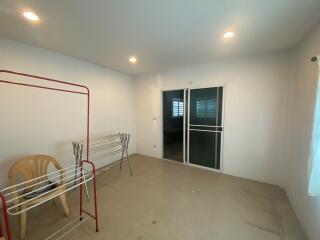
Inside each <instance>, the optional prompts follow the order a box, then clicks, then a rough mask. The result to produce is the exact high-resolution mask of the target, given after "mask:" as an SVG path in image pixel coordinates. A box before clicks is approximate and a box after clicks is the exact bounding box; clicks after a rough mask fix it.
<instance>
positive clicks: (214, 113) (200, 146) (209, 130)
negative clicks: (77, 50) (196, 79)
mask: <svg viewBox="0 0 320 240" xmlns="http://www.w3.org/2000/svg"><path fill="white" fill-rule="evenodd" d="M188 96H189V99H188V101H189V104H188V106H189V111H188V112H189V114H188V127H187V129H188V130H187V131H188V138H187V140H188V148H187V149H188V150H187V151H188V163H189V164H193V165H197V166H202V167H207V168H211V169H215V170H218V171H220V170H221V157H222V156H221V149H222V139H223V125H222V123H223V87H211V88H199V89H189V94H188Z"/></svg>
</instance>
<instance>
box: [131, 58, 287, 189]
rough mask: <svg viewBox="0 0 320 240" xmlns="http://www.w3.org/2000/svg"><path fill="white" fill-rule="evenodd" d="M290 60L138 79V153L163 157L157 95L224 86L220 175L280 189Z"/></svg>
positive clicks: (239, 62) (224, 64)
mask: <svg viewBox="0 0 320 240" xmlns="http://www.w3.org/2000/svg"><path fill="white" fill-rule="evenodd" d="M289 57H290V55H289V54H288V53H271V54H265V55H262V56H254V57H248V58H239V59H236V60H230V61H220V62H216V63H215V62H214V63H211V64H207V65H200V66H191V67H185V68H180V69H175V70H170V71H166V72H161V73H158V74H153V75H147V76H142V77H137V78H136V124H137V125H136V142H137V152H138V153H142V154H146V155H150V156H154V157H162V133H161V129H162V116H161V114H162V113H161V111H162V110H161V108H162V105H161V90H162V89H165V90H167V89H178V88H180V89H182V88H188V87H197V86H199V87H201V86H214V85H217V84H225V85H226V97H225V100H226V102H225V122H224V125H225V139H224V152H223V158H224V160H223V172H224V173H226V174H231V175H235V176H240V177H244V178H250V179H255V180H258V181H263V182H268V183H273V184H279V178H280V175H281V171H280V169H279V168H278V165H279V164H280V162H281V159H282V148H281V146H282V144H283V137H284V126H285V114H286V104H287V103H286V99H287V86H288V71H287V70H288V67H289V63H290V61H289V60H290V58H289ZM155 146H156V147H155Z"/></svg>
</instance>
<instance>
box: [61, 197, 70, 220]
mask: <svg viewBox="0 0 320 240" xmlns="http://www.w3.org/2000/svg"><path fill="white" fill-rule="evenodd" d="M59 197H60V200H61V204H62V207H63V210H64V214H65V215H66V216H67V217H68V216H69V215H70V211H69V207H68V203H67V198H66V194H64V193H63V194H61V195H60V196H59Z"/></svg>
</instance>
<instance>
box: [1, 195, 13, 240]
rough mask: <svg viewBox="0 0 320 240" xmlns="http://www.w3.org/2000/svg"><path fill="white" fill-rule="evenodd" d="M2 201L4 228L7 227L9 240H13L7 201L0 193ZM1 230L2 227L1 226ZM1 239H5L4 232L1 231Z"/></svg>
mask: <svg viewBox="0 0 320 240" xmlns="http://www.w3.org/2000/svg"><path fill="white" fill-rule="evenodd" d="M0 199H1V202H2V211H3V219H4V226H5V228H6V232H7V238H8V240H11V239H12V238H11V232H10V225H9V217H8V212H7V200H6V199H5V197H4V196H3V195H2V193H1V192H0ZM0 229H1V225H0ZM0 237H3V236H2V231H0Z"/></svg>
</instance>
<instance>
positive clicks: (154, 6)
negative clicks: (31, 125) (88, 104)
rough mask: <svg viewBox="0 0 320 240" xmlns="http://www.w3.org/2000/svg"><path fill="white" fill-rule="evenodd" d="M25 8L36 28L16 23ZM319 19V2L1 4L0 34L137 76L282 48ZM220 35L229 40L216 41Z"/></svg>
mask: <svg viewBox="0 0 320 240" xmlns="http://www.w3.org/2000/svg"><path fill="white" fill-rule="evenodd" d="M25 8H29V9H32V10H34V11H35V12H36V13H37V14H38V15H39V16H40V18H41V20H42V22H41V24H38V25H33V24H30V23H29V22H27V21H26V20H25V19H23V18H22V17H21V11H22V10H23V9H25ZM319 17H320V0H41V1H40V0H33V1H32V0H30V1H25V0H0V36H2V37H6V38H9V39H14V40H17V41H20V42H25V43H28V44H31V45H35V46H39V47H42V48H46V49H50V50H53V51H56V52H60V53H63V54H65V55H68V56H72V57H76V58H79V59H83V60H87V61H90V62H93V63H96V64H99V65H102V66H106V67H109V68H112V69H116V70H119V71H123V72H127V73H130V74H144V73H151V72H156V71H160V70H164V69H169V68H174V67H178V66H185V65H193V64H201V63H206V62H210V61H214V60H218V59H222V58H227V57H228V58H229V57H235V56H243V55H251V54H257V53H262V52H268V51H274V50H281V49H288V48H291V47H293V46H295V45H297V44H298V43H299V42H300V41H301V40H302V39H303V37H304V36H305V35H306V33H307V32H308V31H309V30H310V29H311V28H312V27H313V26H314V25H315V24H316V23H317V22H319V19H320V18H319ZM225 30H233V31H234V32H235V33H236V36H235V37H234V39H232V40H231V41H227V42H225V41H223V40H222V38H221V34H222V33H223V32H224V31H225ZM0 54H1V53H0ZM133 54H134V55H136V56H137V57H138V60H139V63H138V64H137V65H134V66H133V65H130V64H129V63H128V57H129V56H130V55H133Z"/></svg>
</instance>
